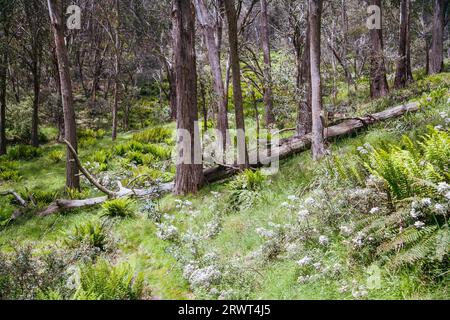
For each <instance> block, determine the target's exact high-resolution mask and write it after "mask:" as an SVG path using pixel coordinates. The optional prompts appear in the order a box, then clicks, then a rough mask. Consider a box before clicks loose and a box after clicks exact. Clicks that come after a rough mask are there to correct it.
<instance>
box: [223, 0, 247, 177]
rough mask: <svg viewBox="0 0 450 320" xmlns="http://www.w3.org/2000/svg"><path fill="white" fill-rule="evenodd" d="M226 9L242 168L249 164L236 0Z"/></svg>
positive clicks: (226, 2) (239, 161) (226, 4)
mask: <svg viewBox="0 0 450 320" xmlns="http://www.w3.org/2000/svg"><path fill="white" fill-rule="evenodd" d="M225 11H226V15H227V20H228V35H229V43H230V61H231V69H232V73H233V92H234V110H235V114H236V129H237V130H238V133H239V132H240V134H238V141H237V148H238V152H237V153H238V165H239V167H240V168H241V170H245V169H246V168H248V166H249V159H248V149H247V141H246V138H245V121H244V106H243V98H242V87H241V67H240V64H239V63H240V61H239V43H238V27H237V23H238V21H237V15H236V8H235V6H234V0H225Z"/></svg>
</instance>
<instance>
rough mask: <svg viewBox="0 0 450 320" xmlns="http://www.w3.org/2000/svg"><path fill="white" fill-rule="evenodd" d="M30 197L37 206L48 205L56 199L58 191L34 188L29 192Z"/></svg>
mask: <svg viewBox="0 0 450 320" xmlns="http://www.w3.org/2000/svg"><path fill="white" fill-rule="evenodd" d="M30 198H32V199H33V201H34V202H35V204H36V205H37V206H38V207H42V206H45V205H49V204H51V203H52V202H54V201H55V200H57V199H58V198H59V192H57V191H53V192H52V191H42V190H36V191H33V192H31V194H30Z"/></svg>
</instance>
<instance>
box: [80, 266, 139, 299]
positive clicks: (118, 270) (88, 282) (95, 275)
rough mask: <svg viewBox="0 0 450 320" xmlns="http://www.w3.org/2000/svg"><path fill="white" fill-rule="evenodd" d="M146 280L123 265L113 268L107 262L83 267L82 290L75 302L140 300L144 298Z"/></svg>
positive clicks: (81, 275) (81, 276) (81, 271)
mask: <svg viewBox="0 0 450 320" xmlns="http://www.w3.org/2000/svg"><path fill="white" fill-rule="evenodd" d="M143 292H144V278H143V275H142V274H141V273H139V274H137V275H135V272H134V270H133V268H132V267H131V266H130V265H129V264H127V263H123V264H120V265H117V266H112V265H111V264H109V263H108V262H107V261H105V260H100V261H98V262H97V263H96V264H87V265H83V266H82V267H81V270H80V288H79V289H78V290H77V292H76V293H75V296H74V298H75V300H138V299H141V298H142V297H143Z"/></svg>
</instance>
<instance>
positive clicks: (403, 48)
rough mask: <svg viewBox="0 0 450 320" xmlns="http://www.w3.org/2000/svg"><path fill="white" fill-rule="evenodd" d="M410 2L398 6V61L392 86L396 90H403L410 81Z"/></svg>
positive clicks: (403, 1) (405, 0) (408, 0)
mask: <svg viewBox="0 0 450 320" xmlns="http://www.w3.org/2000/svg"><path fill="white" fill-rule="evenodd" d="M410 8H411V2H410V0H402V2H401V5H400V40H399V41H400V43H399V50H398V55H399V60H398V61H397V71H396V74H395V83H394V86H395V88H396V89H400V88H404V87H405V86H406V85H407V84H408V83H409V82H411V81H412V80H413V79H412V72H411V49H410V47H411V44H410V25H411V23H410Z"/></svg>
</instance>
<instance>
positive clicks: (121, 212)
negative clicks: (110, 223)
mask: <svg viewBox="0 0 450 320" xmlns="http://www.w3.org/2000/svg"><path fill="white" fill-rule="evenodd" d="M134 204H135V202H134V201H133V200H131V199H129V198H119V199H114V200H110V201H107V202H105V203H104V204H103V206H102V208H103V211H104V213H103V216H104V217H110V218H116V217H117V218H129V217H133V216H134Z"/></svg>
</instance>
